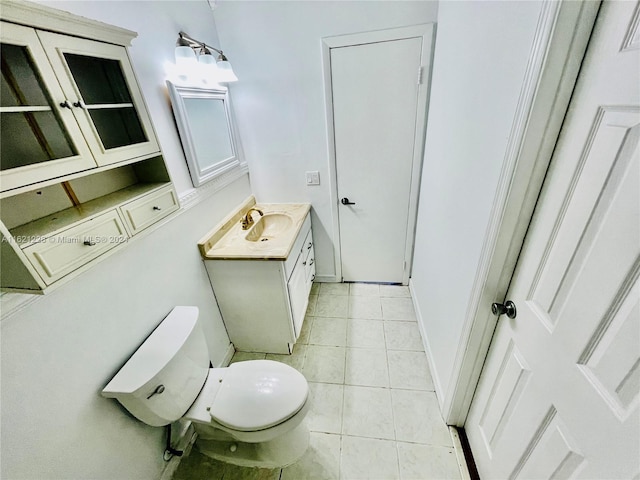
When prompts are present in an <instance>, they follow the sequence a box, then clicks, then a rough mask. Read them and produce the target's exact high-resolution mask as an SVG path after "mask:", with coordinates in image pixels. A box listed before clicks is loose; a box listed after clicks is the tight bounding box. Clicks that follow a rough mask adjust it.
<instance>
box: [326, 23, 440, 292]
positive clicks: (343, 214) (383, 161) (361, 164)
mask: <svg viewBox="0 0 640 480" xmlns="http://www.w3.org/2000/svg"><path fill="white" fill-rule="evenodd" d="M425 39H426V41H425ZM427 49H428V50H430V49H431V43H430V37H428V36H426V35H425V34H424V32H422V35H421V36H414V37H412V38H401V39H389V40H387V41H378V42H369V43H360V44H357V45H351V46H342V47H339V48H331V52H330V59H331V88H332V95H333V121H334V135H335V155H336V178H337V193H338V200H339V201H340V203H339V205H338V215H339V228H340V256H341V262H342V277H343V279H344V280H345V281H366V282H393V283H406V282H407V281H408V271H407V270H406V268H405V267H406V265H408V264H409V262H408V259H409V257H408V256H409V255H411V246H412V242H413V228H414V222H415V212H416V210H415V205H416V204H417V183H416V182H415V180H416V177H418V174H419V165H420V162H421V160H422V158H421V157H422V144H423V142H424V117H425V115H426V99H427V95H426V93H425V91H424V90H425V89H428V85H426V84H425V83H426V82H422V80H421V78H419V77H420V75H419V73H420V71H421V68H423V69H424V70H425V72H424V73H425V74H424V76H425V77H427V78H428V71H429V70H428V68H429V66H428V65H425V63H426V62H425V58H426V59H428V58H429V57H430V54H429V52H425V50H427ZM427 61H428V60H427ZM420 83H422V85H421V84H420ZM405 262H406V263H405Z"/></svg>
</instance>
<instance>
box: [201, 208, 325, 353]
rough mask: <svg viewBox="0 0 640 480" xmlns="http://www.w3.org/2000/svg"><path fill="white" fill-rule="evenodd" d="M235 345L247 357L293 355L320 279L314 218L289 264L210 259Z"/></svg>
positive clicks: (305, 225)
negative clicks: (313, 289)
mask: <svg viewBox="0 0 640 480" xmlns="http://www.w3.org/2000/svg"><path fill="white" fill-rule="evenodd" d="M205 265H206V267H207V271H208V273H209V278H210V280H211V284H212V286H213V290H214V292H215V295H216V299H217V300H218V305H219V307H220V312H221V313H222V318H223V320H224V323H225V326H226V328H227V332H228V334H229V338H230V340H231V342H232V343H233V344H234V346H235V348H236V349H237V350H240V351H243V352H262V353H284V354H288V353H291V352H292V349H293V344H294V343H295V342H296V340H297V339H298V337H299V336H300V331H301V330H302V326H303V323H304V318H305V313H306V310H307V305H308V302H309V293H310V291H311V285H312V283H313V280H314V278H315V262H314V256H313V235H312V231H311V216H310V214H307V215H306V218H305V220H304V222H303V224H302V227H301V229H300V231H299V233H298V235H297V237H296V239H295V241H294V243H293V247H292V248H291V251H290V253H289V255H288V256H287V258H286V259H284V260H274V259H242V260H231V259H220V260H206V261H205Z"/></svg>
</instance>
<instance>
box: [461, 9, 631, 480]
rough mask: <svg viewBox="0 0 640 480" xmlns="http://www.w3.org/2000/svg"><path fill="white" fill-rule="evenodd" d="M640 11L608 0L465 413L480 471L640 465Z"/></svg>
mask: <svg viewBox="0 0 640 480" xmlns="http://www.w3.org/2000/svg"><path fill="white" fill-rule="evenodd" d="M639 15H640V10H639V6H638V3H636V2H603V4H602V7H601V10H600V13H599V16H598V19H597V22H596V26H595V28H594V32H593V35H592V38H591V42H590V44H589V48H588V50H587V54H586V57H585V61H584V62H583V66H582V70H581V73H580V76H579V79H578V83H577V85H576V90H575V91H574V94H573V98H572V101H571V104H570V107H569V110H568V114H567V116H566V119H565V123H564V125H563V128H562V131H561V134H560V137H559V139H558V144H557V145H556V149H555V153H554V157H553V159H552V162H551V165H550V169H549V172H548V173H547V178H546V180H545V184H544V186H543V189H542V192H541V195H540V198H539V199H538V204H537V206H536V212H535V214H534V217H533V219H532V223H531V225H530V227H529V231H528V234H527V237H526V239H525V243H524V247H523V250H522V252H521V254H520V258H519V262H518V265H517V267H516V270H515V273H514V277H513V279H512V282H511V286H510V289H509V293H508V295H507V299H508V300H512V301H513V302H514V303H515V307H516V316H515V318H509V317H508V316H507V315H502V317H501V319H500V320H499V323H498V327H497V329H496V332H495V334H494V337H493V341H492V345H491V348H490V350H489V355H488V357H487V361H486V363H485V366H484V370H483V372H482V375H481V378H480V382H479V384H478V388H477V391H476V394H475V397H474V399H473V402H472V406H471V410H470V412H469V416H468V418H467V422H466V425H465V428H466V430H467V434H468V437H469V442H470V444H471V449H472V452H473V455H474V458H475V461H476V464H477V466H478V470H479V473H480V476H481V477H482V478H485V479H516V478H521V479H548V478H572V479H574V478H589V479H623V478H624V479H631V478H634V479H637V478H640V456H639V455H638V452H640V438H639V437H640V417H639V408H638V407H639V403H640V333H639V332H640V310H639V308H640V306H639V304H640V285H639V282H638V273H639V272H640V163H639V162H640V151H639V146H638V145H639V139H640V61H639V60H640V49H639V48H640V32H639V30H638V22H639Z"/></svg>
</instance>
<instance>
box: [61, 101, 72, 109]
mask: <svg viewBox="0 0 640 480" xmlns="http://www.w3.org/2000/svg"><path fill="white" fill-rule="evenodd" d="M60 106H61V107H62V108H68V109H69V110H71V105H69V102H68V101H67V100H65V101H64V102H60Z"/></svg>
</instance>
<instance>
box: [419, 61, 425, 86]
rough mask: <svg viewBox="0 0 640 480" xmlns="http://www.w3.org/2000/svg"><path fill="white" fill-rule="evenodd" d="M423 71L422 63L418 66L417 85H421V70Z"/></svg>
mask: <svg viewBox="0 0 640 480" xmlns="http://www.w3.org/2000/svg"><path fill="white" fill-rule="evenodd" d="M423 71H424V68H423V67H422V65H420V66H418V85H422V72H423Z"/></svg>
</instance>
